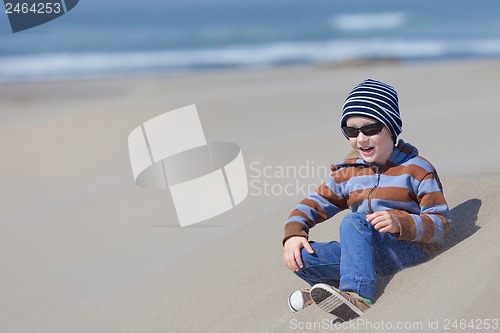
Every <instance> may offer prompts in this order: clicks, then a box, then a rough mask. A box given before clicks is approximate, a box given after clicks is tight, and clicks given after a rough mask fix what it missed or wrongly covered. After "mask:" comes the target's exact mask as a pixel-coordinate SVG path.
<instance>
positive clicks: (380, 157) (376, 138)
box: [347, 117, 394, 165]
mask: <svg viewBox="0 0 500 333" xmlns="http://www.w3.org/2000/svg"><path fill="white" fill-rule="evenodd" d="M376 122H377V121H376V120H374V119H371V118H366V117H350V118H348V119H347V126H352V127H356V128H360V127H362V126H365V125H369V124H373V123H376ZM349 143H350V144H351V147H352V149H353V150H354V151H356V152H358V154H359V155H360V156H361V157H362V158H363V160H364V161H365V162H367V163H376V164H378V165H383V164H384V163H385V162H386V161H387V159H388V158H389V156H390V155H391V153H392V151H393V149H394V142H393V141H392V136H391V132H390V131H389V129H387V127H385V126H384V128H383V129H382V131H381V132H380V133H378V134H375V135H372V136H366V135H365V134H363V133H362V132H361V131H360V132H359V134H358V136H357V137H356V138H349Z"/></svg>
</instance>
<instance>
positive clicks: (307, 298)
mask: <svg viewBox="0 0 500 333" xmlns="http://www.w3.org/2000/svg"><path fill="white" fill-rule="evenodd" d="M340 124H341V125H340V126H341V129H342V132H343V134H344V136H345V137H346V138H347V139H348V140H349V143H350V145H351V147H352V149H353V150H354V152H355V153H356V155H357V156H356V157H354V158H349V159H347V160H345V161H343V162H341V163H339V164H335V165H334V166H332V174H331V176H330V178H329V181H328V182H327V183H325V184H322V185H321V186H319V187H318V188H317V189H316V191H315V192H313V193H311V194H310V195H309V196H308V197H307V198H306V199H304V200H302V201H301V202H300V203H299V204H298V206H297V207H296V208H295V210H293V211H292V213H291V214H290V216H289V218H288V221H287V223H286V225H285V234H284V238H283V245H284V256H283V258H284V264H285V265H286V266H287V267H288V268H289V269H290V270H291V271H293V272H294V273H295V274H296V275H297V276H299V277H300V278H302V279H303V280H304V281H306V282H307V283H309V284H310V285H311V286H312V288H310V289H302V290H297V291H296V292H294V293H292V294H291V295H290V297H289V300H288V304H289V306H290V308H291V309H292V310H293V311H298V310H300V309H303V308H305V307H306V306H308V305H310V304H312V303H313V302H314V303H316V304H317V305H318V306H319V307H320V308H321V309H323V310H325V311H327V312H329V313H331V314H333V315H336V316H337V317H338V318H340V319H342V320H350V319H353V318H356V317H358V316H360V315H361V314H362V313H363V312H365V311H366V310H367V309H368V308H369V307H370V305H371V304H373V303H374V301H375V298H376V295H375V278H376V276H377V275H390V274H394V273H395V272H397V271H399V270H401V269H403V268H406V267H410V266H414V265H417V264H420V263H423V262H425V261H428V260H429V259H430V258H431V257H432V256H433V255H435V254H436V253H437V252H438V251H439V249H440V245H441V243H442V241H443V237H444V235H445V234H446V232H447V231H448V229H449V227H450V211H449V209H448V205H447V203H446V200H445V198H444V196H443V189H442V186H441V183H440V181H439V178H438V175H437V172H436V170H435V169H434V167H433V166H432V165H431V164H430V163H429V162H428V161H427V160H426V159H424V158H423V157H421V156H419V155H418V151H417V149H416V148H415V147H413V146H412V145H410V144H408V143H405V142H404V141H403V140H399V142H398V141H397V137H398V135H399V134H400V133H401V130H402V121H401V118H400V114H399V106H398V96H397V92H396V90H394V88H393V87H391V86H389V85H387V84H385V83H382V82H379V81H375V80H372V79H368V80H365V81H364V82H362V83H360V84H359V85H358V86H356V87H355V88H354V89H353V90H352V91H351V93H350V94H349V95H348V96H347V99H346V101H345V103H344V106H343V110H342V118H341V121H340ZM396 143H397V144H396ZM347 208H349V209H350V210H351V213H349V214H348V215H347V216H346V217H345V218H344V219H343V220H342V222H341V224H340V242H337V241H331V242H325V243H320V242H314V241H308V234H309V229H310V228H312V227H314V226H315V225H316V224H317V223H320V222H323V221H325V220H327V219H329V218H331V217H332V216H334V215H335V214H337V213H338V212H340V211H341V210H344V209H347ZM337 288H338V289H337Z"/></svg>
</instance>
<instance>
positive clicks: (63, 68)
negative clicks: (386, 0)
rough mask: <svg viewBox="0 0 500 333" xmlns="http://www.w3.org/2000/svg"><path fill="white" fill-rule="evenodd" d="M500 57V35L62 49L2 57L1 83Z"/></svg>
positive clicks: (0, 59)
mask: <svg viewBox="0 0 500 333" xmlns="http://www.w3.org/2000/svg"><path fill="white" fill-rule="evenodd" d="M453 56H500V39H487V40H454V41H449V40H404V39H363V40H358V39H352V40H332V41H325V42H294V43H273V44H264V45H256V46H245V47H243V46H241V47H229V48H221V49H205V50H189V51H186V50H184V51H155V52H122V53H80V54H69V53H58V54H44V55H26V56H15V57H0V63H1V64H2V66H1V67H0V81H12V80H46V79H54V78H55V79H59V78H82V77H99V76H108V75H113V74H127V73H134V72H138V73H145V72H161V71H179V70H193V69H200V68H218V67H255V66H269V65H276V64H284V63H308V62H309V63H314V62H338V61H345V60H351V59H360V58H362V59H366V58H398V59H430V58H439V57H453Z"/></svg>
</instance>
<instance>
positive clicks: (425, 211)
mask: <svg viewBox="0 0 500 333" xmlns="http://www.w3.org/2000/svg"><path fill="white" fill-rule="evenodd" d="M416 195H417V200H418V205H419V206H420V214H411V213H408V212H406V211H403V210H390V211H389V212H390V213H391V214H392V215H394V216H395V217H396V218H397V219H398V222H399V225H400V233H399V236H398V238H399V239H400V240H409V241H415V242H422V243H439V242H442V241H443V238H444V236H445V235H446V233H447V232H448V230H449V228H450V225H451V221H450V217H451V214H450V210H449V208H448V204H447V203H446V200H445V198H444V195H443V188H442V186H441V182H440V181H439V177H438V176H437V173H436V171H434V172H430V173H428V174H427V175H426V176H425V177H424V179H422V181H421V182H420V183H419V185H418V188H417V191H416Z"/></svg>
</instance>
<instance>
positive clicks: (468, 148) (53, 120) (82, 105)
mask: <svg viewBox="0 0 500 333" xmlns="http://www.w3.org/2000/svg"><path fill="white" fill-rule="evenodd" d="M499 72H500V62H499V61H481V62H456V63H444V62H443V63H432V64H411V65H398V64H379V65H372V66H368V65H367V66H359V67H351V68H334V67H332V68H328V67H290V68H279V69H272V70H255V71H228V72H218V73H202V74H196V75H184V76H172V77H151V78H134V79H114V80H102V81H83V82H62V83H61V82H59V83H57V82H52V83H50V82H47V83H25V84H2V85H0V119H1V121H0V142H1V147H2V149H1V152H2V163H1V165H0V171H1V184H2V186H1V189H0V195H1V197H0V202H1V210H0V267H1V268H0V269H1V273H0V327H1V331H2V332H8V333H20V332H23V333H25V332H26V333H32V332H38V333H48V332H51V333H52V332H64V333H67V332H72V333H77V332H93V333H97V332H106V333H110V332H150V333H153V332H162V333H163V332H287V331H299V329H300V328H303V329H308V331H311V329H312V328H313V327H316V328H318V330H319V329H326V330H330V331H331V330H337V328H336V327H333V328H332V327H330V326H328V325H329V323H330V320H331V318H330V317H329V316H328V315H326V314H324V313H323V312H322V311H321V310H320V309H318V308H317V307H314V306H312V307H309V308H308V309H306V310H304V311H302V312H300V313H296V314H293V313H291V312H290V311H289V309H288V307H287V302H286V300H287V296H288V294H289V293H290V292H292V291H293V290H295V289H297V288H300V287H303V286H304V284H303V283H302V282H301V281H300V280H299V279H298V278H296V277H295V276H293V274H292V273H290V272H289V271H287V269H286V268H285V267H284V266H283V265H282V262H281V255H282V249H281V244H280V241H281V236H282V229H283V223H284V221H285V219H286V217H287V215H288V213H289V212H290V211H291V209H292V208H293V207H294V205H295V204H296V202H297V201H298V200H299V199H301V198H302V196H303V194H304V193H305V192H304V191H308V189H312V186H314V184H318V183H319V182H320V181H321V179H324V178H325V177H326V176H327V175H326V172H325V168H324V166H328V165H329V164H330V163H332V162H335V161H338V160H340V159H342V157H343V156H344V155H345V154H346V153H347V152H348V145H347V143H346V141H345V139H344V138H343V137H342V135H341V134H340V132H339V128H338V121H339V115H340V111H339V110H340V108H341V105H342V102H343V99H344V98H345V96H346V94H347V93H348V91H349V90H350V89H351V88H352V87H353V86H354V85H355V84H357V83H359V82H360V81H362V80H363V79H365V78H367V77H372V78H375V79H379V80H382V81H386V82H388V83H391V84H393V85H394V86H395V87H396V88H397V89H398V91H399V95H400V108H401V112H402V116H403V121H404V133H403V135H402V138H404V139H405V140H406V141H408V142H410V143H412V144H414V145H416V146H417V147H418V148H419V149H420V152H421V154H422V155H423V156H425V157H427V158H428V159H429V160H431V161H432V162H433V164H434V165H435V166H436V168H437V169H438V171H439V173H440V176H441V178H442V181H443V183H444V186H445V194H446V197H447V200H448V202H449V205H450V208H452V214H453V222H454V230H453V232H452V233H451V235H450V238H449V240H448V242H447V247H448V250H447V251H446V252H445V253H443V254H442V255H440V256H439V257H437V258H435V259H434V260H432V261H430V262H429V263H426V264H424V265H421V266H418V267H414V268H411V269H407V270H405V271H403V272H401V273H398V274H397V275H395V276H394V277H393V278H392V279H390V280H389V279H386V281H385V284H381V288H380V289H381V296H380V298H379V300H378V302H377V303H376V304H375V306H373V308H372V309H371V310H370V312H368V313H367V314H366V316H365V317H364V319H365V320H364V322H363V323H362V324H360V326H358V327H350V328H349V327H348V329H349V330H351V331H363V328H364V327H363V326H362V325H363V324H364V325H372V328H371V329H369V330H368V331H376V330H377V328H380V330H382V328H386V329H387V328H391V327H392V328H395V327H396V325H397V324H398V323H403V324H404V325H417V326H415V327H414V329H413V330H406V331H418V332H426V331H431V328H434V327H435V325H436V323H437V324H438V325H439V328H440V330H443V329H444V328H445V327H444V325H445V324H446V323H447V322H446V321H447V320H450V321H451V322H450V326H451V324H453V320H455V319H459V320H460V319H467V320H470V319H475V320H476V321H477V322H478V323H481V322H480V321H481V320H483V322H482V323H484V320H485V319H500V313H499V311H498V308H499V307H498V299H499V297H500V286H499V284H498V281H497V277H498V276H499V273H500V268H499V265H498V263H499V262H500V245H499V242H498V240H497V239H496V238H497V237H499V236H500V234H499V228H500V221H499V213H500V208H499V207H498V202H499V194H498V190H497V189H498V187H499V185H500V156H499V153H498V148H497V145H498V135H499V130H498V129H497V124H498V123H499V120H500V119H499V118H500V116H498V111H497V108H498V102H499V100H500V98H499V93H498V73H499ZM193 103H194V104H196V105H197V107H198V111H199V114H200V118H201V121H202V123H203V126H204V130H205V135H206V137H207V139H208V140H209V141H229V142H235V143H237V144H239V145H240V147H241V148H242V151H243V157H244V159H245V163H246V166H247V173H248V177H249V181H251V182H252V183H251V187H250V194H249V196H248V197H247V199H246V200H245V201H244V202H243V203H242V204H241V205H239V206H237V207H236V208H235V209H233V210H231V211H229V212H226V213H224V214H222V215H220V216H218V217H215V218H212V219H210V220H208V221H206V222H203V223H200V224H197V225H195V226H191V227H187V228H180V227H179V224H178V221H177V217H176V214H175V210H174V207H173V204H172V202H171V198H170V197H169V194H168V193H167V192H165V191H155V190H145V189H141V188H139V187H137V186H136V185H135V184H134V181H133V178H132V172H131V168H130V163H129V157H128V148H127V137H128V135H129V133H130V132H131V131H132V130H133V129H134V128H135V127H136V126H138V125H139V124H141V123H143V122H144V121H146V120H148V119H151V118H153V117H154V116H157V115H159V114H162V113H164V112H167V111H169V110H173V109H176V108H178V107H182V106H185V105H189V104H193ZM286 166H292V167H294V168H295V170H298V169H299V168H300V167H302V169H301V170H302V171H303V172H305V173H306V174H302V175H301V176H300V177H294V175H293V174H291V173H290V172H288V173H286V172H285V173H284V174H283V173H280V172H281V171H283V169H282V168H283V167H286ZM291 170H293V169H289V171H291ZM264 171H265V172H266V173H265V174H261V173H263V172H264ZM266 181H267V183H266ZM290 184H291V185H290ZM285 188H286V189H288V192H287V193H282V192H280V191H282V190H284V189H285ZM266 189H267V190H266ZM265 191H267V192H268V193H265ZM339 220H340V216H336V217H334V218H333V219H332V221H328V222H326V223H324V224H322V225H320V226H318V227H317V228H315V229H313V230H312V238H314V239H317V240H326V239H330V238H335V237H338V232H337V228H338V221H339ZM419 323H420V324H419ZM376 325H378V326H376ZM382 325H386V326H382ZM387 325H391V326H390V327H389V326H387ZM419 325H421V326H419ZM309 328H311V329H309ZM399 331H402V329H400V330H399ZM452 331H453V330H452Z"/></svg>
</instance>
